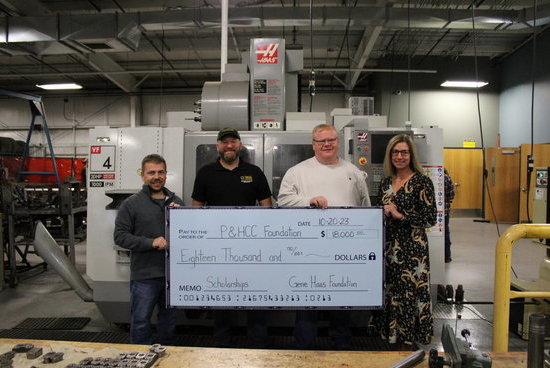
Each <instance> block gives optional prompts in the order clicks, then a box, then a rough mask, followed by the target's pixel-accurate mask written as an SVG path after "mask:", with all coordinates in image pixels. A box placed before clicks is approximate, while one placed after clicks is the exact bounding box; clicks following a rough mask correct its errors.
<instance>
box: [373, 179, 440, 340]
mask: <svg viewBox="0 0 550 368" xmlns="http://www.w3.org/2000/svg"><path fill="white" fill-rule="evenodd" d="M378 198H380V201H381V203H379V204H380V205H385V204H390V203H393V204H394V205H395V206H396V207H397V210H398V211H399V212H400V213H402V214H403V215H404V216H405V217H404V218H403V219H402V220H396V219H393V218H387V221H386V243H385V251H386V306H385V309H384V311H383V312H382V313H381V314H380V315H378V318H377V325H378V328H379V330H380V332H381V335H382V338H384V339H387V340H388V342H389V343H408V344H411V343H421V344H428V343H429V342H430V341H431V337H432V335H433V315H432V308H431V302H430V261H429V254H428V238H427V236H426V231H425V229H426V228H428V227H430V226H433V225H435V223H436V219H437V210H436V205H435V199H434V187H433V183H432V181H431V180H430V178H428V177H427V176H425V175H422V174H419V173H415V174H414V175H413V176H412V177H411V178H410V179H409V180H408V181H407V182H406V183H405V184H404V185H403V186H402V187H401V188H400V189H399V190H398V191H397V193H394V191H393V188H392V182H391V178H389V177H387V178H385V179H383V180H382V182H381V183H380V191H379V193H378Z"/></svg>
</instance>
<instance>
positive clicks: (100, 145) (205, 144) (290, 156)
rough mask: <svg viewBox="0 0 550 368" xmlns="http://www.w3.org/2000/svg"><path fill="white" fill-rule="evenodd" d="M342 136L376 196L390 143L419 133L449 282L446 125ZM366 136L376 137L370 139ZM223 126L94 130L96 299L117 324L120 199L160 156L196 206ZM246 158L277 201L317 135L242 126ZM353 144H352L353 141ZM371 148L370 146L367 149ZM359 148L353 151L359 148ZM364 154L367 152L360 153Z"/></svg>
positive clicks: (122, 306) (123, 269) (125, 295)
mask: <svg viewBox="0 0 550 368" xmlns="http://www.w3.org/2000/svg"><path fill="white" fill-rule="evenodd" d="M349 132H353V133H349V134H352V135H353V136H349V135H348V136H346V134H347V133H344V135H343V136H341V139H342V138H343V140H344V141H345V142H346V143H345V144H342V145H341V152H340V155H341V156H343V154H344V152H343V150H344V149H346V152H351V151H348V150H349V146H348V143H349V142H351V141H353V140H355V141H358V140H359V139H361V141H360V142H356V143H350V144H351V146H352V147H354V148H355V151H356V152H357V153H358V154H356V155H352V158H351V159H350V160H351V161H352V162H353V163H354V164H355V165H357V167H359V168H360V169H361V170H366V171H367V173H368V174H369V176H370V180H371V184H370V185H371V187H370V188H369V189H370V191H371V194H375V190H373V187H376V185H377V183H375V182H376V181H378V180H379V179H381V178H382V175H383V173H382V171H381V167H382V162H383V156H384V151H385V145H386V143H387V141H388V140H389V139H390V138H391V136H393V135H395V134H399V133H402V132H407V133H410V134H413V136H414V139H415V141H416V142H417V145H418V148H419V152H420V153H419V154H420V156H421V161H422V164H423V166H424V168H425V170H426V174H427V175H428V176H430V177H431V178H432V180H433V182H434V186H435V188H436V195H437V201H438V205H437V206H438V224H437V225H436V226H434V227H433V228H431V229H429V232H428V237H429V240H430V262H431V272H432V280H431V281H432V284H437V283H442V282H443V276H444V275H443V174H442V171H443V162H442V161H443V158H442V157H443V156H442V152H443V147H442V144H441V142H442V139H441V136H442V131H441V129H439V128H420V129H414V130H412V131H410V130H409V131H404V130H396V129H387V130H383V129H377V130H376V131H369V130H350V131H349ZM363 134H366V135H367V136H368V137H369V138H370V139H367V140H366V141H364V140H363V138H359V137H362V136H363ZM216 135H217V132H215V131H207V132H187V133H184V130H183V129H182V128H150V127H140V128H123V129H109V128H99V129H92V130H91V131H90V162H89V167H90V170H89V174H88V179H89V180H88V190H89V193H88V201H89V204H90V205H89V210H88V229H89V231H88V252H87V265H88V275H89V276H90V278H91V279H92V280H93V281H94V301H95V302H96V304H97V305H98V307H99V309H100V311H101V312H102V313H103V314H104V315H105V316H106V318H107V319H108V320H109V321H112V322H120V323H125V322H127V321H128V318H129V309H128V304H127V303H128V301H129V286H128V283H129V274H130V272H129V257H128V251H127V250H125V249H122V248H119V247H117V246H116V245H115V244H114V241H113V230H114V220H115V217H116V213H117V208H118V206H119V205H120V203H121V202H122V201H123V200H124V199H125V198H126V197H128V196H129V195H131V194H133V193H135V192H137V191H138V190H139V189H140V188H141V186H142V181H141V178H140V176H139V169H140V165H141V159H142V158H143V157H144V156H145V155H147V154H149V153H159V154H161V155H163V156H164V157H165V158H166V160H167V165H168V180H167V184H166V185H167V187H168V188H170V189H171V190H173V191H174V192H176V194H178V195H180V196H182V198H183V199H184V201H185V203H186V204H190V203H191V194H192V191H193V185H194V180H195V176H196V173H197V171H198V170H199V169H200V168H201V167H202V166H204V165H205V164H208V163H211V162H213V161H215V160H216V159H217V157H218V152H217V150H216ZM241 140H242V142H243V146H244V149H243V152H242V157H243V158H244V159H245V160H247V161H248V162H250V163H253V164H255V165H257V166H259V167H260V168H261V169H262V170H263V171H264V173H265V175H266V177H267V180H268V182H269V185H270V187H271V189H272V192H273V197H274V199H275V200H276V199H277V195H278V192H279V187H280V184H281V180H282V178H283V176H284V174H285V173H286V171H287V170H288V169H289V168H290V167H292V166H294V165H295V164H297V163H298V162H301V161H303V160H305V159H307V158H310V157H312V156H313V149H312V145H311V133H310V132H258V131H256V132H255V131H241ZM348 141H349V142H348ZM365 148H368V149H365ZM352 151H353V150H352ZM360 151H361V152H360ZM363 152H366V153H369V155H368V156H366V157H367V160H368V161H369V162H370V165H369V166H367V165H365V164H362V162H363V161H362V158H363V157H364V156H363V155H362V153H363Z"/></svg>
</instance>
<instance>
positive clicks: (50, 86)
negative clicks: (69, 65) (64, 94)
mask: <svg viewBox="0 0 550 368" xmlns="http://www.w3.org/2000/svg"><path fill="white" fill-rule="evenodd" d="M36 86H37V87H39V88H42V89H81V88H82V86H81V85H80V84H76V83H52V84H37V85H36Z"/></svg>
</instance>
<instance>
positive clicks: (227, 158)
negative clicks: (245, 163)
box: [220, 151, 239, 164]
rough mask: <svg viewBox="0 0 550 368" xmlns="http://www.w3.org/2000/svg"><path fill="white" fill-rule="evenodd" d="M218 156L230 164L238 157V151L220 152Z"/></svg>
mask: <svg viewBox="0 0 550 368" xmlns="http://www.w3.org/2000/svg"><path fill="white" fill-rule="evenodd" d="M227 153H230V155H228V154H227ZM220 158H221V159H222V160H223V162H225V163H228V164H231V163H233V162H235V161H236V160H237V159H238V158H239V152H238V151H228V152H220Z"/></svg>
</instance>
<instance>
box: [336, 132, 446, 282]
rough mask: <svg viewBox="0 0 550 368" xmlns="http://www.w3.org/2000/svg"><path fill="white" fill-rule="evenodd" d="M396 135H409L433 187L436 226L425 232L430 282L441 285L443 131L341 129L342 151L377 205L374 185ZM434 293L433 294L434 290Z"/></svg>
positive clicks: (443, 205)
mask: <svg viewBox="0 0 550 368" xmlns="http://www.w3.org/2000/svg"><path fill="white" fill-rule="evenodd" d="M396 134H411V135H412V136H413V140H414V142H415V145H416V149H417V151H418V156H419V161H420V164H421V165H422V167H423V168H424V174H426V175H427V176H428V177H429V178H430V179H432V182H433V184H434V189H435V196H436V205H437V223H436V225H435V226H433V227H431V228H430V229H428V240H429V242H430V272H431V274H430V282H431V284H432V285H436V284H438V283H444V281H445V266H444V265H445V263H444V258H445V257H444V253H445V249H444V241H445V237H444V235H445V233H444V231H445V222H444V221H445V202H444V195H445V190H444V187H443V185H444V180H443V179H444V173H443V129H441V128H437V127H429V128H414V129H395V128H376V129H366V128H355V127H345V128H344V144H343V146H344V150H345V157H346V159H347V160H349V161H350V162H352V163H353V164H354V165H355V166H357V167H358V168H359V169H360V170H363V171H365V172H366V173H367V174H368V175H369V179H368V185H369V193H370V195H371V200H372V203H373V204H375V203H377V200H378V199H377V198H376V197H377V193H378V184H379V183H380V180H382V178H383V177H384V167H383V166H384V154H385V152H386V145H387V144H388V141H389V140H390V139H391V138H392V137H393V136H394V135H396ZM434 291H435V290H434Z"/></svg>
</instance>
